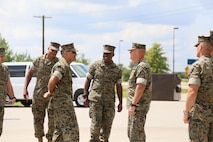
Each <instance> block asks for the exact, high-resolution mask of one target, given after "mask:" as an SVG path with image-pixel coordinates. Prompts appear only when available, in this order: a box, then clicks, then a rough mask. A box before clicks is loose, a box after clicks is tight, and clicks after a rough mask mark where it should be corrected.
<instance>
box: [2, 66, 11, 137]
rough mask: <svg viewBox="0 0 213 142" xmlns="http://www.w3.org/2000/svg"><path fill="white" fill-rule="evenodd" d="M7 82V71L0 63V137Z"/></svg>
mask: <svg viewBox="0 0 213 142" xmlns="http://www.w3.org/2000/svg"><path fill="white" fill-rule="evenodd" d="M8 80H9V70H8V68H7V66H5V65H3V64H2V63H0V136H1V134H2V127H3V118H4V105H5V102H6V95H7V81H8Z"/></svg>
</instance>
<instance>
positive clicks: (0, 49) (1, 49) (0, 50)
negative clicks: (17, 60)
mask: <svg viewBox="0 0 213 142" xmlns="http://www.w3.org/2000/svg"><path fill="white" fill-rule="evenodd" d="M0 55H1V56H5V48H0Z"/></svg>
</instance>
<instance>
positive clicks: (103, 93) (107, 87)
mask: <svg viewBox="0 0 213 142" xmlns="http://www.w3.org/2000/svg"><path fill="white" fill-rule="evenodd" d="M121 76H122V72H121V70H120V69H119V68H118V66H116V65H115V64H114V63H113V64H112V65H105V64H104V63H103V61H102V60H99V61H96V62H95V63H93V64H92V65H91V67H90V69H89V76H87V77H88V78H90V79H93V83H92V87H91V90H93V91H95V92H97V93H90V94H89V100H91V101H95V102H98V101H107V102H115V84H117V83H121Z"/></svg>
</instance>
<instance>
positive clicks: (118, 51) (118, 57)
mask: <svg viewBox="0 0 213 142" xmlns="http://www.w3.org/2000/svg"><path fill="white" fill-rule="evenodd" d="M121 42H123V40H119V47H118V65H119V64H120V46H121Z"/></svg>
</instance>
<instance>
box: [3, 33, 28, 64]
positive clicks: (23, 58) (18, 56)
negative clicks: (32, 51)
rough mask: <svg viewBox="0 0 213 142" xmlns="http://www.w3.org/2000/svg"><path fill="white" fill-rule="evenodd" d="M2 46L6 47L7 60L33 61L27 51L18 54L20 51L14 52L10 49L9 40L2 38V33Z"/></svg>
mask: <svg viewBox="0 0 213 142" xmlns="http://www.w3.org/2000/svg"><path fill="white" fill-rule="evenodd" d="M0 48H5V49H6V57H5V62H12V61H16V62H24V61H32V58H31V57H30V55H29V54H28V53H27V52H26V53H22V54H18V53H15V54H14V53H13V51H12V50H11V49H9V44H8V42H7V41H6V40H5V39H4V38H2V36H1V34H0Z"/></svg>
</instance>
